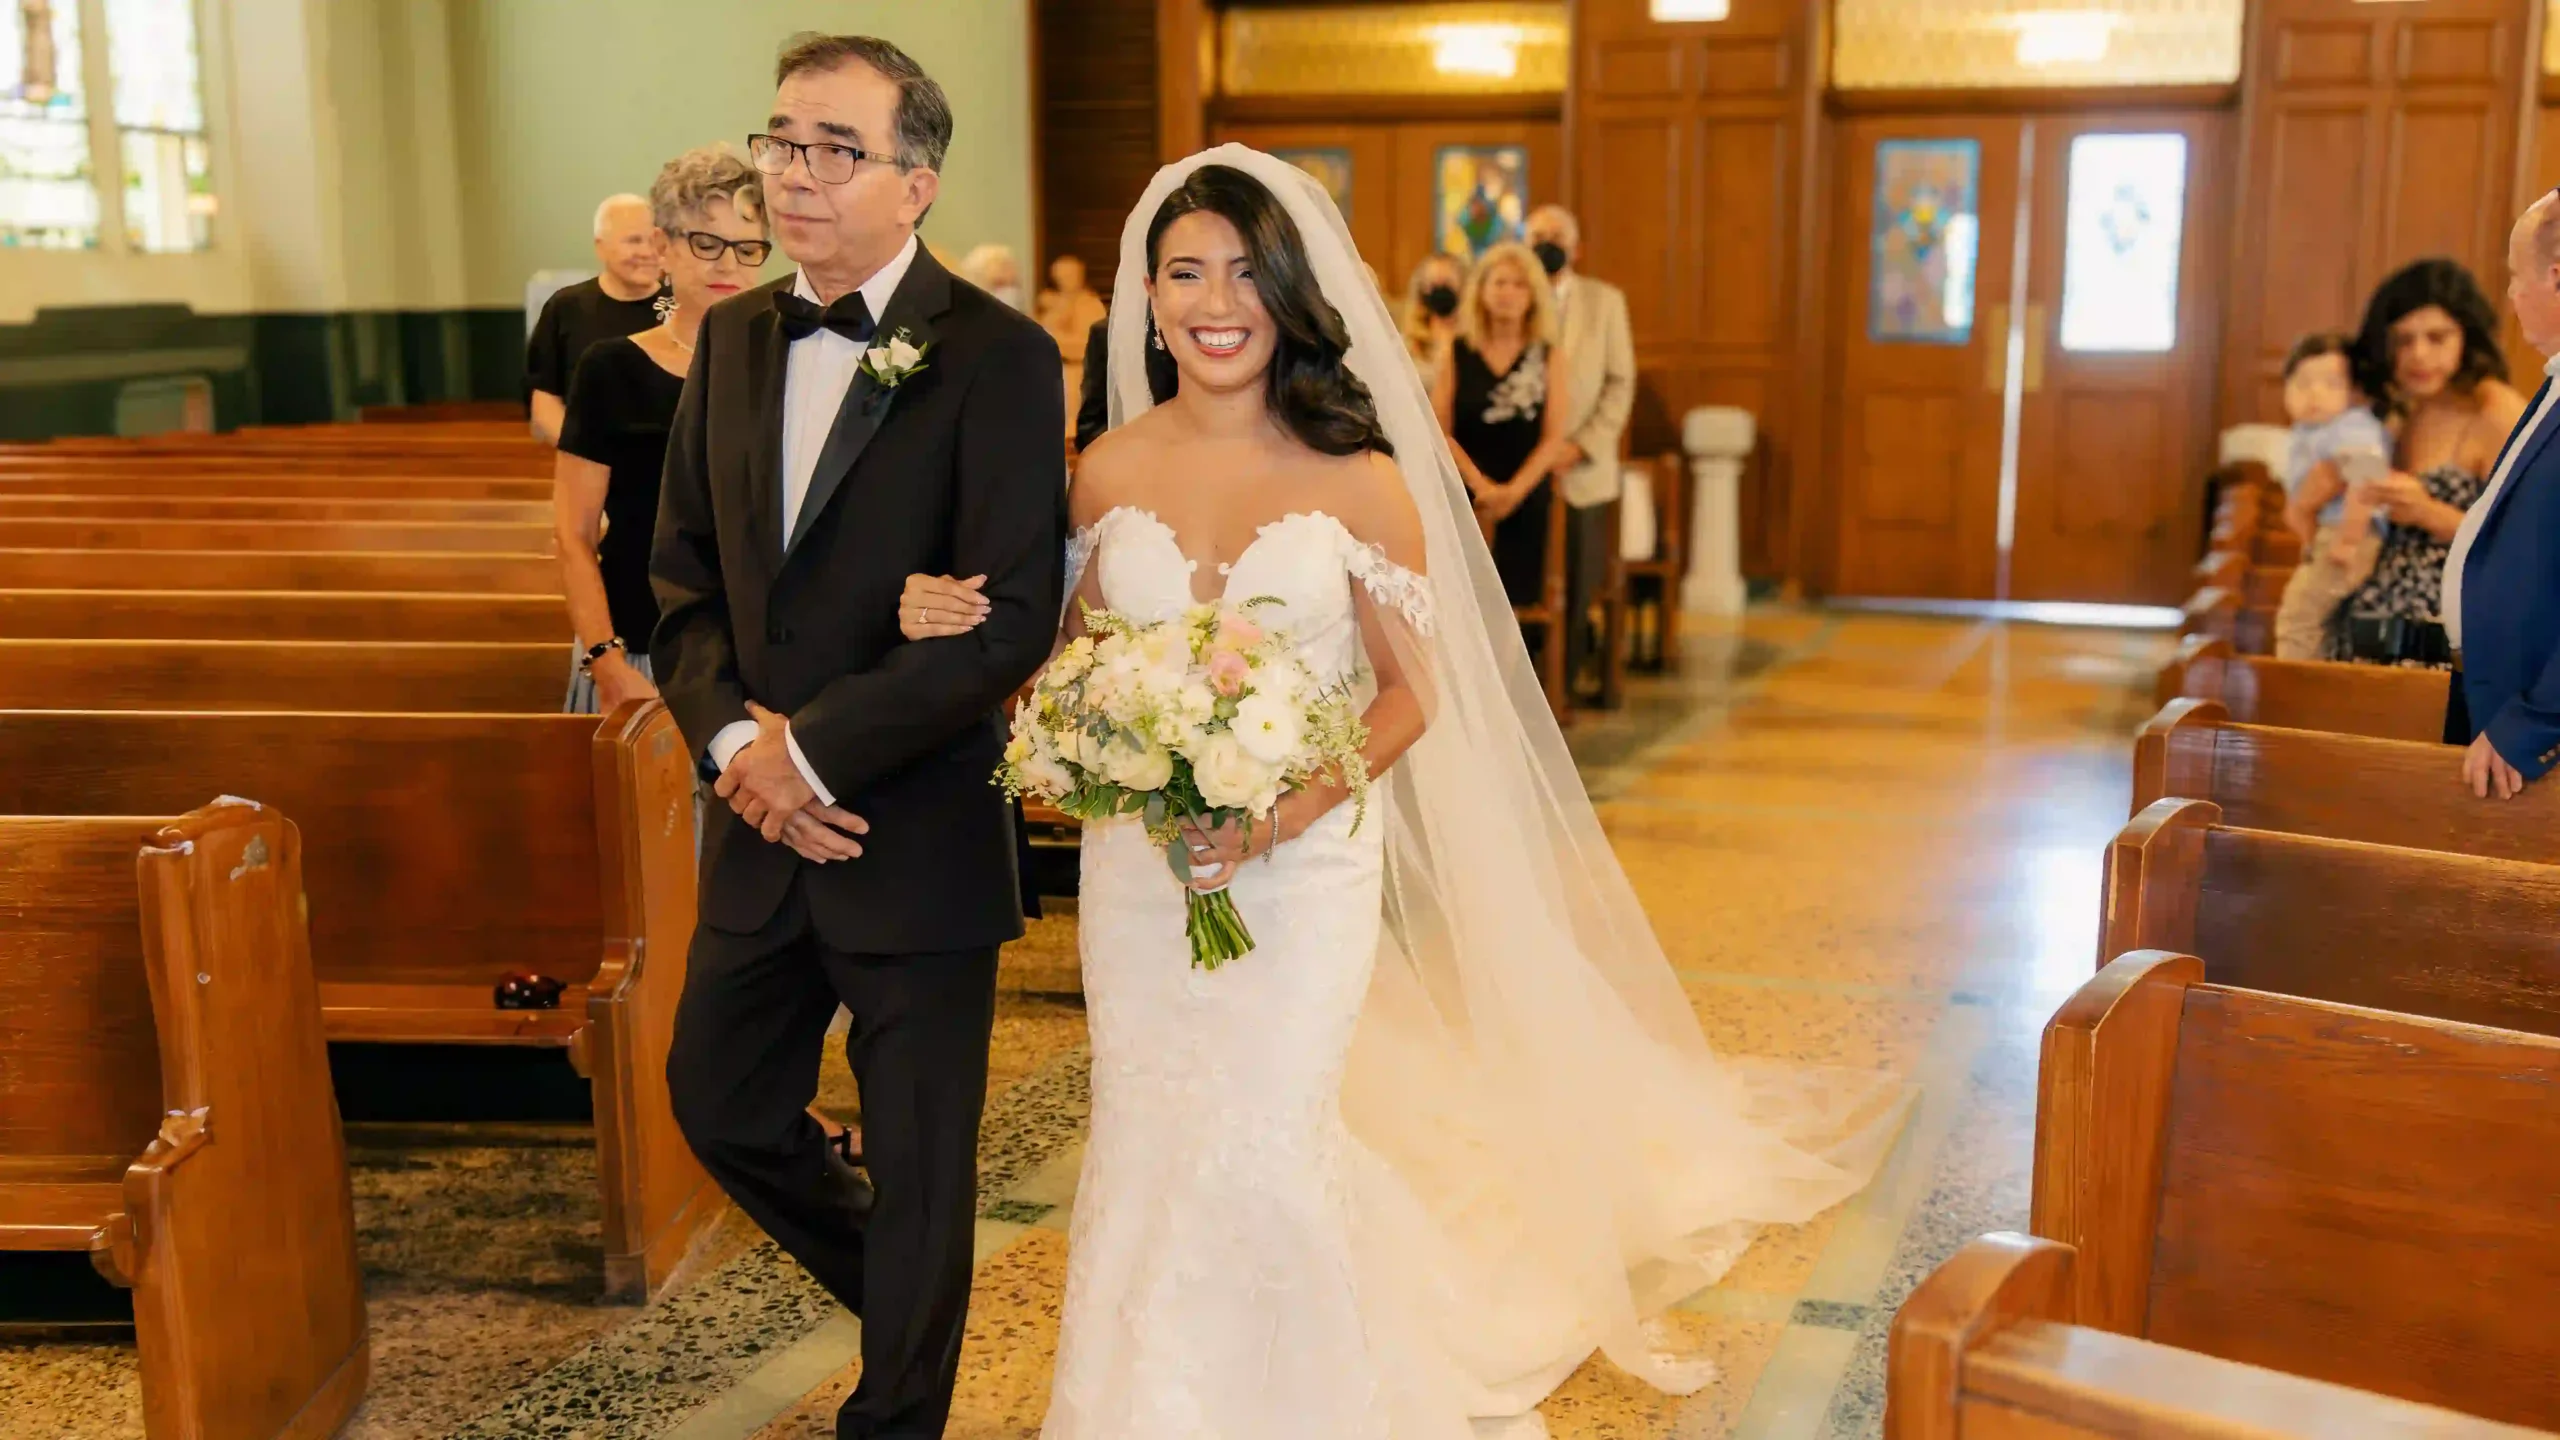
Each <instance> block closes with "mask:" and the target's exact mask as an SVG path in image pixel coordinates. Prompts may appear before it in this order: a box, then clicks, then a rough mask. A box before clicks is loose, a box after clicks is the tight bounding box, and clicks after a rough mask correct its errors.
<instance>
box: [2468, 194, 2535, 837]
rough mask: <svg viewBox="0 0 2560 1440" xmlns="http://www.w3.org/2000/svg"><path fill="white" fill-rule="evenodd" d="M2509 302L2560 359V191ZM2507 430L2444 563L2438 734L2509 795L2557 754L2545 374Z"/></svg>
mask: <svg viewBox="0 0 2560 1440" xmlns="http://www.w3.org/2000/svg"><path fill="white" fill-rule="evenodd" d="M2507 300H2508V303H2510V304H2512V305H2513V306H2514V307H2515V312H2516V319H2517V321H2518V322H2519V323H2520V324H2521V326H2522V328H2523V330H2524V338H2525V340H2526V341H2527V342H2528V343H2530V344H2531V345H2532V346H2533V348H2534V349H2536V350H2538V351H2540V352H2542V353H2543V354H2544V355H2546V356H2554V357H2560V191H2555V192H2553V193H2552V194H2549V195H2545V196H2543V197H2542V198H2541V199H2539V200H2536V201H2535V202H2533V204H2532V206H2531V207H2530V208H2528V209H2527V210H2526V211H2525V212H2524V216H2523V218H2521V219H2519V220H2518V221H2516V225H2515V230H2514V232H2513V233H2512V234H2510V235H2509V236H2508V237H2507ZM2555 373H2560V358H2553V359H2552V360H2550V361H2549V362H2548V363H2546V364H2545V365H2544V367H2543V374H2544V379H2543V382H2542V388H2541V389H2540V390H2538V391H2536V392H2535V393H2534V397H2533V402H2532V404H2531V405H2529V406H2527V407H2526V410H2525V418H2524V419H2523V421H2522V422H2520V423H2519V424H2518V425H2517V426H2516V428H2515V433H2513V434H2511V435H2509V436H2508V437H2507V443H2506V448H2505V449H2504V450H2502V451H2501V452H2500V453H2499V455H2498V463H2497V468H2495V469H2494V470H2492V471H2491V472H2490V475H2489V488H2488V490H2487V491H2486V492H2484V493H2483V494H2482V495H2481V497H2480V499H2479V502H2478V503H2477V504H2474V505H2473V506H2472V507H2471V512H2470V513H2469V514H2467V515H2465V516H2464V517H2463V518H2462V528H2461V529H2459V530H2457V531H2455V532H2454V537H2453V550H2452V553H2451V554H2450V555H2448V556H2447V557H2446V558H2445V565H2444V602H2443V603H2444V617H2443V618H2444V627H2445V638H2446V639H2447V640H2448V641H2450V642H2451V643H2452V645H2453V687H2452V693H2451V695H2450V696H2449V698H2448V700H2447V702H2446V714H2445V740H2446V741H2447V742H2448V743H2450V744H2455V745H2468V746H2469V747H2470V749H2468V750H2467V751H2465V752H2464V754H2463V759H2462V778H2463V783H2465V784H2466V785H2469V786H2470V787H2471V793H2473V794H2475V795H2479V796H2481V797H2483V798H2486V797H2487V796H2489V795H2491V794H2493V793H2494V794H2495V795H2497V796H2498V798H2500V799H2502V800H2505V799H2513V798H2514V797H2515V796H2516V795H2518V794H2520V793H2522V791H2523V790H2524V787H2525V786H2526V785H2527V784H2529V783H2530V782H2532V781H2535V780H2539V779H2541V778H2542V777H2543V775H2544V774H2546V773H2547V772H2549V770H2550V769H2551V767H2552V766H2553V765H2554V764H2555V763H2560V572H2555V571H2554V570H2553V569H2552V567H2551V556H2552V555H2553V554H2555V553H2560V447H2555V446H2554V445H2553V444H2552V438H2553V435H2554V433H2555V432H2560V421H2555V420H2554V419H2553V417H2552V413H2551V412H2552V408H2553V407H2552V399H2553V396H2554V394H2555V392H2554V390H2553V388H2552V383H2551V378H2550V377H2551V376H2552V375H2554V374H2555Z"/></svg>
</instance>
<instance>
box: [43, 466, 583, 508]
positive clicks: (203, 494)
mask: <svg viewBox="0 0 2560 1440" xmlns="http://www.w3.org/2000/svg"><path fill="white" fill-rule="evenodd" d="M0 495H15V496H27V495H77V496H99V497H108V496H130V497H137V498H138V497H144V496H150V497H158V498H165V499H202V498H208V497H221V496H234V497H239V498H243V499H269V500H292V499H304V500H324V499H345V500H368V499H370V500H481V501H486V500H498V501H515V502H523V503H534V504H548V503H549V501H550V497H551V480H550V478H549V477H548V476H544V477H541V478H538V479H537V478H532V477H527V476H513V475H434V474H363V475H351V474H329V473H317V472H309V471H297V472H293V473H289V474H288V473H282V472H278V471H275V470H268V469H254V468H253V469H246V470H232V471H225V472H220V473H210V474H192V475H190V474H165V473H161V472H157V471H153V472H134V471H127V470H106V471H100V472H97V473H82V474H71V473H59V472H57V473H45V472H40V471H39V472H33V473H27V472H13V471H8V470H0Z"/></svg>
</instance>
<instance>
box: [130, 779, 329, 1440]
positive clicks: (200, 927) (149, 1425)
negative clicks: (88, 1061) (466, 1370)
mask: <svg viewBox="0 0 2560 1440" xmlns="http://www.w3.org/2000/svg"><path fill="white" fill-rule="evenodd" d="M137 869H138V872H139V876H138V878H139V884H140V894H141V902H142V944H143V949H144V951H145V954H146V956H147V959H148V969H149V975H150V983H151V994H152V1001H153V1009H154V1011H155V1012H156V1013H157V1015H158V1017H159V1033H160V1056H161V1064H160V1068H161V1074H162V1077H163V1083H164V1085H165V1087H166V1099H165V1104H166V1107H167V1111H168V1114H167V1116H166V1118H165V1119H164V1120H163V1121H162V1124H161V1127H160V1133H159V1135H158V1136H157V1137H156V1138H155V1139H154V1140H153V1141H152V1142H151V1146H150V1148H149V1149H147V1150H145V1151H144V1152H143V1154H142V1156H141V1158H140V1159H138V1160H136V1161H135V1162H134V1163H133V1166H132V1168H131V1169H129V1170H127V1171H126V1173H125V1178H124V1198H125V1202H126V1204H125V1213H126V1215H127V1216H128V1217H130V1219H131V1221H132V1224H133V1228H134V1230H135V1232H136V1233H137V1236H138V1240H137V1243H136V1246H135V1250H136V1252H137V1259H138V1267H139V1268H138V1270H137V1273H136V1274H135V1275H134V1276H133V1280H134V1327H135V1330H136V1332H137V1335H138V1338H139V1339H140V1342H141V1345H142V1347H143V1348H144V1349H145V1351H146V1352H153V1353H155V1354H156V1359H155V1361H154V1362H153V1363H152V1364H150V1365H149V1366H147V1367H146V1371H145V1373H146V1376H148V1377H150V1378H152V1379H155V1380H156V1381H157V1382H158V1383H157V1384H156V1385H146V1387H145V1392H144V1396H143V1408H144V1412H145V1428H146V1429H147V1430H149V1431H150V1433H152V1434H154V1435H163V1434H165V1435H207V1436H214V1435H237V1436H243V1437H248V1436H260V1437H264V1436H304V1435H307V1436H315V1437H317V1436H325V1435H330V1434H334V1433H336V1431H337V1430H338V1429H339V1427H340V1426H341V1425H343V1424H344V1423H345V1421H346V1419H347V1417H348V1416H349V1415H350V1414H352V1413H353V1411H354V1409H355V1406H356V1403H357V1402H358V1401H359V1400H361V1399H362V1398H363V1395H364V1388H365V1383H366V1378H367V1374H368V1371H369V1368H370V1348H369V1342H368V1339H367V1332H366V1323H365V1304H364V1282H363V1277H362V1273H361V1270H360V1268H359V1265H358V1262H357V1257H356V1235H355V1214H354V1208H353V1197H352V1194H351V1192H350V1188H349V1185H348V1180H347V1158H346V1142H345V1139H344V1136H343V1134H342V1132H341V1131H340V1129H339V1123H338V1104H337V1098H336V1095H335V1093H334V1092H333V1091H332V1090H331V1088H330V1083H329V1057H328V1047H327V1044H326V1042H325V1041H324V1040H323V1039H322V1038H321V1024H320V998H319V988H318V986H317V984H316V983H315V981H314V980H313V977H312V971H311V950H310V941H309V937H308V935H307V934H306V932H305V929H304V920H303V890H302V841H301V835H300V832H298V831H297V830H296V829H295V828H294V826H293V824H292V823H291V822H290V821H288V820H286V819H284V818H283V817H281V816H279V815H277V814H275V813H274V812H272V811H268V810H264V809H261V808H259V807H257V806H254V805H251V804H248V803H244V802H238V801H231V802H218V803H216V804H215V805H213V806H210V807H208V808H206V809H203V810H199V811H196V812H194V813H193V814H190V815H188V816H186V817H184V818H182V819H180V820H179V821H178V822H176V823H175V824H173V825H171V826H170V827H168V828H167V829H165V830H163V831H161V832H160V833H159V834H158V835H157V836H156V837H155V838H154V840H153V842H152V844H151V846H150V847H149V848H147V849H145V850H143V852H142V854H141V858H140V860H139V863H138V866H137ZM208 1417H220V1418H219V1419H218V1420H215V1419H210V1418H208Z"/></svg>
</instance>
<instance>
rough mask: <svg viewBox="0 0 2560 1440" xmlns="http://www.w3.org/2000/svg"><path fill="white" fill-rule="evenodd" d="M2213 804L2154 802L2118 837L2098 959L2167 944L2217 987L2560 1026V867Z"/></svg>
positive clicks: (2544, 1029)
mask: <svg viewBox="0 0 2560 1440" xmlns="http://www.w3.org/2000/svg"><path fill="white" fill-rule="evenodd" d="M2220 816H2221V811H2220V809H2219V808H2218V807H2216V806H2214V805H2212V804H2211V803H2209V802H2206V801H2202V800H2157V801H2154V802H2152V804H2151V805H2150V806H2148V807H2147V808H2145V809H2144V810H2143V812H2142V813H2141V814H2140V815H2137V816H2135V817H2134V819H2133V822H2132V823H2131V824H2129V825H2127V826H2126V827H2125V828H2124V831H2123V833H2121V834H2120V835H2118V836H2117V837H2116V841H2115V843H2114V844H2113V845H2112V846H2110V847H2109V848H2108V852H2107V872H2106V892H2105V894H2106V898H2105V905H2104V909H2103V912H2102V913H2103V914H2104V916H2105V922H2104V927H2103V930H2104V934H2103V937H2102V938H2101V940H2100V942H2099V946H2098V963H2099V964H2100V965H2101V966H2103V965H2105V964H2106V963H2107V962H2108V961H2109V960H2112V959H2114V958H2115V957H2116V956H2118V955H2122V954H2125V953H2127V952H2129V951H2134V950H2168V951H2175V952H2178V953H2182V954H2192V955H2195V956H2197V957H2198V958H2200V959H2201V960H2203V962H2204V966H2205V978H2206V979H2208V980H2210V981H2212V982H2213V983H2215V984H2218V985H2232V986H2238V987H2240V988H2243V989H2249V990H2268V991H2273V992H2275V993H2278V994H2282V995H2299V996H2304V997H2306V998H2309V999H2314V1000H2327V1001H2332V1002H2334V1003H2337V1004H2341V1005H2362V1006H2366V1007H2368V1008H2371V1009H2376V1010H2397V1011H2404V1012H2407V1013H2409V1014H2413V1015H2426V1016H2431V1017H2433V1018H2436V1019H2440V1020H2460V1021H2464V1022H2466V1023H2469V1024H2474V1025H2492V1026H2497V1027H2500V1028H2502V1029H2508V1030H2523V1031H2529V1032H2531V1033H2534V1034H2538V1035H2560V948H2555V946H2554V945H2553V941H2552V937H2553V936H2555V935H2560V867H2554V866H2549V865H2535V864H2529V863H2526V862H2523V861H2516V860H2493V859H2484V858H2481V857H2478V856H2472V855H2449V854H2445V853H2443V852H2440V851H2433V850H2407V849H2400V848H2397V847H2393V846H2386V845H2366V844H2359V843H2357V842H2355V841H2352V840H2330V839H2326V838H2321V837H2316V836H2302V835H2280V834H2276V833H2274V832H2271V831H2265V830H2244V829H2237V828H2233V827H2228V826H2224V825H2222V824H2221V823H2219V821H2220Z"/></svg>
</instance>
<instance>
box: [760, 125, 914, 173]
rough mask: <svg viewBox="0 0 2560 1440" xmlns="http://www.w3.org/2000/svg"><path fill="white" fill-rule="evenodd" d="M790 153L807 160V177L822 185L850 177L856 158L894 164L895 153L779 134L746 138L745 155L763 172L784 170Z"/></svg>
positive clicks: (896, 158)
mask: <svg viewBox="0 0 2560 1440" xmlns="http://www.w3.org/2000/svg"><path fill="white" fill-rule="evenodd" d="M794 155H797V156H799V157H800V158H801V159H802V160H804V161H805V162H807V164H808V166H809V178H810V179H812V180H815V181H817V182H818V183H820V184H822V185H841V184H843V183H844V182H846V181H847V180H850V179H852V178H853V167H854V162H856V161H859V160H874V161H878V162H879V163H880V164H883V165H895V164H897V163H898V157H897V156H895V155H883V154H881V153H880V152H879V151H877V150H856V149H854V148H853V147H852V146H850V145H803V144H801V143H800V142H799V141H797V140H785V139H783V138H782V137H781V136H779V135H750V136H748V137H747V157H748V158H749V159H751V160H753V161H755V162H756V168H757V169H759V170H761V171H763V172H764V173H766V174H767V175H780V174H783V173H784V172H786V171H788V170H789V169H790V168H791V157H792V156H794Z"/></svg>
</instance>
